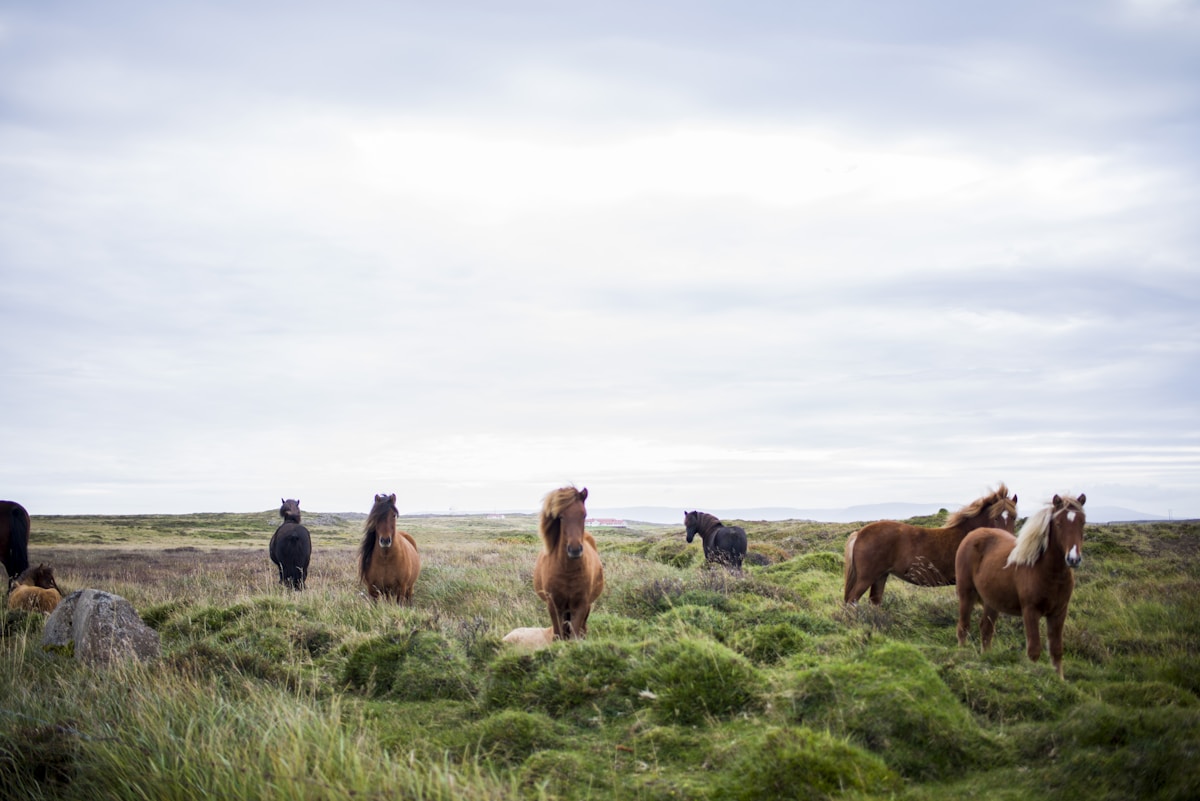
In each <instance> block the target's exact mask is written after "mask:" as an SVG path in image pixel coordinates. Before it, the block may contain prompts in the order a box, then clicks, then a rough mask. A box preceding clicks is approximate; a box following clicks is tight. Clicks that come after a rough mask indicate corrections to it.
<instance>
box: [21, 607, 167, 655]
mask: <svg viewBox="0 0 1200 801" xmlns="http://www.w3.org/2000/svg"><path fill="white" fill-rule="evenodd" d="M42 645H43V646H57V647H62V646H67V645H73V646H74V650H75V659H77V660H78V661H80V662H85V663H87V664H92V665H106V664H110V663H112V662H116V661H118V660H123V659H129V658H136V659H139V660H141V661H143V662H146V661H150V660H153V659H157V658H158V655H159V649H160V646H159V638H158V632H157V631H155V630H154V629H152V628H150V627H149V626H147V625H146V624H145V623H143V622H142V619H141V617H139V616H138V613H137V611H136V610H135V609H134V608H133V605H132V604H131V603H129V601H126V600H125V599H124V598H122V597H121V596H119V595H113V594H112V593H109V592H104V591H102V590H78V591H77V592H73V593H71V594H70V595H68V596H67V597H66V598H63V599H62V602H61V603H59V605H58V608H57V609H55V610H54V611H53V612H52V613H51V614H50V617H49V618H47V619H46V625H45V627H44V628H43V630H42Z"/></svg>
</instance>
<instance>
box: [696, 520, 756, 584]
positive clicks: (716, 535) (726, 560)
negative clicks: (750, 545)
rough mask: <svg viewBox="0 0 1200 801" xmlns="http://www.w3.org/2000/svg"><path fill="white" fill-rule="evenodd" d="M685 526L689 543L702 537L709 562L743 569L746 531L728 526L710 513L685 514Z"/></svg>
mask: <svg viewBox="0 0 1200 801" xmlns="http://www.w3.org/2000/svg"><path fill="white" fill-rule="evenodd" d="M683 525H684V526H685V527H686V528H687V541H688V542H689V543H690V542H691V541H692V540H693V539H694V538H695V536H696V535H697V534H699V535H700V541H701V542H702V543H704V558H705V559H706V560H707V561H709V562H715V563H717V564H720V565H725V566H726V567H732V568H736V569H738V570H741V569H742V560H743V559H745V558H746V529H744V528H742V527H741V526H727V525H725V524H724V523H722V522H721V521H720V520H718V519H717V518H716V517H715V516H713V515H710V514H709V513H708V512H684V513H683Z"/></svg>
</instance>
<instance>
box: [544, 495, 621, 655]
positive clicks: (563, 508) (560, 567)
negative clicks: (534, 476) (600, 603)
mask: <svg viewBox="0 0 1200 801" xmlns="http://www.w3.org/2000/svg"><path fill="white" fill-rule="evenodd" d="M587 494H588V491H587V488H586V487H585V488H584V489H582V490H576V489H575V488H574V487H563V488H561V489H557V490H554V491H553V492H551V493H549V494H548V495H547V496H546V497H545V499H544V500H543V502H542V515H541V519H540V521H539V529H540V531H541V535H542V544H543V546H544V548H543V550H542V552H541V553H540V554H538V558H537V563H536V564H535V565H534V568H533V589H534V591H535V592H536V593H537V594H538V597H539V598H541V599H542V600H544V601H545V602H546V607H547V609H549V610H550V624H551V627H552V628H553V629H554V639H556V640H567V639H582V638H584V637H586V636H587V619H588V615H589V614H591V611H592V604H593V603H595V602H596V599H597V598H599V597H600V593H601V592H603V591H604V567H603V565H601V564H600V553H599V552H598V551H597V550H596V541H595V540H594V539H592V535H591V534H588V533H587V532H586V531H584V522H585V521H586V520H587V507H586V506H585V505H584V501H586V500H587Z"/></svg>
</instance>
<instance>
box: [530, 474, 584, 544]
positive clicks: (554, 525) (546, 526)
mask: <svg viewBox="0 0 1200 801" xmlns="http://www.w3.org/2000/svg"><path fill="white" fill-rule="evenodd" d="M578 500H580V492H579V490H577V489H575V486H574V485H568V486H566V487H560V488H559V489H556V490H553V491H551V492H548V493H546V497H545V498H543V499H542V516H541V519H540V520H539V521H538V530H539V531H540V532H541V535H542V543H543V544H544V545H545V546H546V550H547V551H550V550H552V549H553V546H554V542H555V541H556V540H557V539H558V532H559V528H560V526H559V519H558V518H559V515H561V514H562V513H563V512H564V511H566V509H567V507H569V506H570V505H571V504H573V503H575V502H576V501H578Z"/></svg>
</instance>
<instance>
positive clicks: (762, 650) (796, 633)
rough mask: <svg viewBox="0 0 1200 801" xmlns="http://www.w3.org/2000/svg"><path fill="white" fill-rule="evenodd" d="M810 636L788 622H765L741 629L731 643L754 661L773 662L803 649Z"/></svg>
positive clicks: (735, 648) (761, 662) (736, 649)
mask: <svg viewBox="0 0 1200 801" xmlns="http://www.w3.org/2000/svg"><path fill="white" fill-rule="evenodd" d="M808 641H809V637H808V635H807V634H805V633H804V632H803V631H801V630H799V629H798V628H796V627H795V626H790V625H788V624H787V623H765V624H763V625H761V626H751V627H750V628H748V629H739V630H738V631H737V632H736V633H735V634H734V635H733V639H732V641H731V642H730V643H729V645H730V646H731V647H732V648H733V649H734V650H735V651H737V652H738V653H740V654H742V655H744V656H745V657H747V658H748V659H750V660H751V661H753V662H757V663H760V664H771V663H774V662H778V661H779V660H780V659H783V658H784V657H786V656H790V655H791V654H794V653H797V652H799V651H802V650H803V649H804V648H805V647H806V646H807V645H808Z"/></svg>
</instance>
